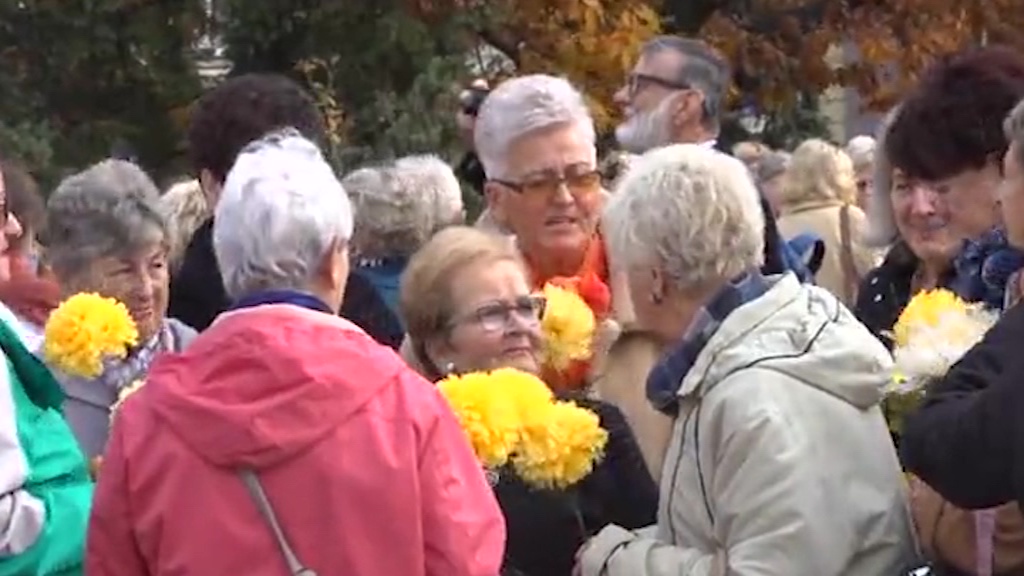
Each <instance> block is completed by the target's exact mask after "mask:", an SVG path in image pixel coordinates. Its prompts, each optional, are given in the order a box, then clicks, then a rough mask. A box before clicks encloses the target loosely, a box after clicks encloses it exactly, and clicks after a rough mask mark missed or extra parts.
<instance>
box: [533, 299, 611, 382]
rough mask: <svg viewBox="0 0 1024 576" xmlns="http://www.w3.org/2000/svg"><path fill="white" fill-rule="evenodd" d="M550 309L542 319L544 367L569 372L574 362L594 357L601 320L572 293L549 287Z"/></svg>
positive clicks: (546, 307) (546, 309)
mask: <svg viewBox="0 0 1024 576" xmlns="http://www.w3.org/2000/svg"><path fill="white" fill-rule="evenodd" d="M544 298H545V299H546V300H547V305H546V306H545V308H544V316H543V317H542V318H541V321H540V325H541V332H542V333H543V335H544V364H545V365H547V366H549V367H551V368H553V369H554V370H556V371H561V370H565V369H566V368H568V367H569V365H570V364H571V363H572V362H573V361H574V360H585V359H587V358H589V357H590V352H591V346H592V344H593V339H594V330H595V328H596V327H597V320H596V318H594V311H593V310H591V309H590V306H587V303H586V302H585V301H584V300H583V298H581V297H580V296H579V295H578V294H576V293H575V292H573V291H572V290H567V289H565V288H561V287H558V286H555V285H553V284H546V285H545V286H544Z"/></svg>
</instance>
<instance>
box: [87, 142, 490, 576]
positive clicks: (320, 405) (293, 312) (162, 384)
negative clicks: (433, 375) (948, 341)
mask: <svg viewBox="0 0 1024 576" xmlns="http://www.w3.org/2000/svg"><path fill="white" fill-rule="evenodd" d="M351 232H352V213H351V208H350V206H349V203H348V199H347V197H346V196H345V193H344V190H342V188H341V185H340V184H339V183H338V181H337V180H336V179H335V177H334V175H333V172H332V171H331V169H330V167H329V166H328V165H327V164H326V163H325V162H324V161H323V158H322V157H321V154H320V152H319V150H317V148H316V147H315V146H314V145H313V144H312V143H310V142H309V141H307V140H305V139H303V138H302V137H301V136H299V135H298V134H297V133H295V132H294V131H291V130H289V131H285V132H282V133H277V134H273V135H270V136H267V137H265V138H263V139H261V140H259V141H257V142H255V143H253V144H251V145H250V146H249V148H247V149H246V150H244V151H243V152H242V153H241V155H240V156H239V158H238V160H237V161H236V164H235V166H234V168H233V169H232V170H231V172H230V174H229V175H228V178H227V181H226V183H225V187H224V191H223V193H222V195H221V199H220V201H219V203H218V206H217V208H216V215H215V224H214V250H215V253H216V255H217V260H218V262H219V263H220V267H221V271H222V273H223V276H224V284H225V287H226V289H227V292H228V294H229V295H231V296H232V298H234V299H235V300H236V304H235V306H234V307H233V309H232V310H230V311H229V312H227V313H225V314H224V315H222V316H221V317H220V318H219V319H218V320H217V321H216V322H215V323H214V325H213V326H211V327H210V328H209V329H208V330H207V331H206V332H204V333H203V334H201V335H200V336H199V337H198V338H197V339H196V340H195V341H194V342H193V343H192V345H191V346H190V347H189V348H188V349H187V350H186V351H185V352H183V353H181V354H173V355H167V356H164V357H162V358H160V359H158V360H157V361H156V362H155V363H154V365H153V367H152V369H151V370H150V373H149V378H148V381H147V384H146V385H145V386H144V387H142V388H141V389H140V390H139V391H138V392H137V393H135V394H134V395H133V396H132V397H131V398H130V399H129V400H128V401H127V402H125V403H124V405H123V407H122V408H121V409H120V410H119V411H118V413H117V415H116V418H115V420H114V427H113V430H112V432H111V436H110V440H109V444H108V448H107V452H106V454H105V459H104V464H103V467H102V469H101V470H100V472H99V484H98V486H97V490H96V499H95V503H94V507H93V513H92V519H91V522H90V526H89V535H88V543H87V551H86V572H87V573H88V574H89V575H90V576H141V575H161V576H172V575H186V574H187V575H189V576H227V575H245V576H284V575H286V574H303V575H304V576H311V575H313V574H316V575H318V576H331V575H337V576H399V575H401V576H496V575H497V574H498V571H499V568H500V566H501V561H502V555H503V552H504V541H505V527H504V520H503V518H502V516H501V512H500V510H499V508H498V505H497V503H496V501H495V498H494V495H493V493H492V491H491V489H490V487H489V486H488V484H487V481H486V479H485V477H484V475H483V472H482V471H481V469H480V466H479V464H478V463H477V461H476V459H475V458H474V456H473V453H472V450H471V448H470V447H469V445H468V444H467V442H466V440H465V437H464V436H463V433H462V431H461V429H460V428H459V425H458V423H457V422H456V420H455V418H454V416H453V415H452V413H451V412H450V411H449V409H448V407H447V405H446V404H445V401H444V399H443V398H442V397H441V396H440V395H439V394H438V392H437V391H436V390H435V389H434V387H433V386H432V385H431V384H429V383H428V382H427V381H425V380H423V379H422V378H421V377H419V376H418V375H416V374H415V373H413V372H412V371H411V370H410V369H409V368H408V367H406V365H405V364H404V363H403V362H402V361H401V360H400V359H399V358H398V356H397V355H396V354H395V353H394V352H392V351H391V350H390V349H386V348H384V347H382V346H380V345H378V344H376V343H375V342H374V341H373V340H372V339H371V338H370V337H369V336H367V335H366V334H365V333H363V332H362V331H361V330H359V329H358V328H356V327H355V326H354V325H352V324H350V323H349V322H347V321H345V320H343V319H341V318H338V317H337V316H336V315H335V311H336V310H337V309H338V307H339V305H340V302H341V299H342V295H343V292H344V281H345V278H346V277H347V276H348V254H347V249H346V245H347V241H348V239H349V238H350V236H351ZM304 570H305V571H304Z"/></svg>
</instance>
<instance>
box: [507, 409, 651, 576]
mask: <svg viewBox="0 0 1024 576" xmlns="http://www.w3.org/2000/svg"><path fill="white" fill-rule="evenodd" d="M577 403H578V404H580V405H582V406H584V407H586V408H589V409H591V410H593V411H595V412H596V413H597V415H598V416H599V417H600V419H601V426H602V427H603V428H604V429H605V430H607V431H608V436H609V437H608V446H607V447H606V450H605V458H604V460H602V461H601V462H600V463H599V464H598V465H597V466H596V467H595V468H594V471H593V472H591V473H590V475H589V476H587V477H586V478H584V479H583V480H582V481H581V482H580V483H579V484H577V485H576V486H574V487H573V488H572V489H571V490H568V491H564V492H563V491H549V490H537V489H533V488H531V487H529V486H527V485H526V484H524V483H523V482H522V481H521V480H519V479H518V478H517V477H516V476H515V475H514V474H512V473H511V472H504V473H503V474H502V476H501V479H500V480H499V481H498V485H497V487H496V488H495V491H496V493H497V496H498V502H499V503H500V504H501V509H502V512H503V513H504V514H505V522H506V526H507V530H508V538H507V541H506V549H505V558H506V561H505V567H504V569H503V571H502V574H503V576H569V575H570V573H571V572H572V567H573V564H574V560H575V555H576V551H577V550H578V549H579V547H580V546H582V545H583V543H584V542H586V541H587V538H589V537H590V536H593V535H594V534H596V533H597V532H598V531H599V530H601V528H603V527H605V526H606V525H608V524H618V525H619V526H622V527H623V528H626V529H631V530H632V529H637V528H642V527H644V526H649V525H651V524H654V522H655V516H656V513H657V506H658V489H657V486H655V484H654V480H652V479H651V475H650V474H649V473H648V472H647V467H646V466H645V465H644V462H643V457H642V456H641V455H640V448H639V447H638V446H637V444H636V439H635V438H634V437H633V432H632V430H631V429H630V428H629V425H628V424H626V420H625V418H624V417H623V416H622V413H621V412H619V409H618V408H616V407H614V406H612V405H610V404H605V403H603V402H594V401H578V402H577ZM577 510H578V511H579V516H577V514H576V511H577ZM580 520H582V526H581V523H580Z"/></svg>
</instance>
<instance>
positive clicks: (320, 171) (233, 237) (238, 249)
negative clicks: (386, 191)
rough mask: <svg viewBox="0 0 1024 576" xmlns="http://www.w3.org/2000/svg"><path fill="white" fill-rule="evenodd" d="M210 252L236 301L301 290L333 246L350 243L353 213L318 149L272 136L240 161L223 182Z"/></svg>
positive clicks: (284, 135) (291, 134)
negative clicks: (264, 292)
mask: <svg viewBox="0 0 1024 576" xmlns="http://www.w3.org/2000/svg"><path fill="white" fill-rule="evenodd" d="M213 222H214V224H213V251H214V254H215V255H216V257H217V263H218V265H219V266H220V271H221V275H222V276H223V277H224V289H225V291H226V292H227V295H228V296H229V297H231V298H235V299H237V298H240V297H242V296H245V295H247V294H251V293H253V292H258V291H261V290H271V289H292V290H304V289H307V288H308V287H309V283H310V281H311V280H312V278H313V275H314V274H315V272H316V269H317V267H318V266H319V265H320V263H321V262H322V261H323V259H324V257H325V256H326V255H327V252H328V250H331V249H332V247H333V246H334V245H335V243H338V242H341V243H345V244H347V243H348V241H349V239H350V238H351V237H352V225H353V222H352V206H351V205H350V204H349V199H348V196H347V195H346V194H345V190H344V188H342V186H341V183H340V182H338V179H337V177H336V176H335V175H334V171H333V170H332V169H331V167H330V165H328V164H327V162H326V161H325V160H324V157H323V154H321V152H320V149H319V148H317V146H316V144H314V143H312V142H311V141H309V140H308V139H306V138H305V137H303V136H302V135H300V134H299V132H298V131H297V130H295V129H287V130H282V131H278V132H273V133H271V134H268V135H266V136H264V137H263V138H261V139H259V140H256V141H255V142H252V143H251V144H249V145H248V146H246V147H245V149H243V150H242V152H241V153H240V154H239V155H238V158H237V159H236V160H235V164H234V166H233V167H232V168H231V170H230V171H229V172H228V175H227V178H226V179H225V181H224V191H223V192H222V194H221V197H220V201H219V202H218V203H217V208H216V213H215V216H214V221H213Z"/></svg>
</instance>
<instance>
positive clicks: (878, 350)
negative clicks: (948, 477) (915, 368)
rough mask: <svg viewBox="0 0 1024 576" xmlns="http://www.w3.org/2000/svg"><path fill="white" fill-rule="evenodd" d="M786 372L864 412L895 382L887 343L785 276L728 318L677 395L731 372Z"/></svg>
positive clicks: (815, 290)
mask: <svg viewBox="0 0 1024 576" xmlns="http://www.w3.org/2000/svg"><path fill="white" fill-rule="evenodd" d="M754 366H756V367H758V368H762V369H767V370H774V371H776V372H780V373H783V374H786V375H787V376H789V377H791V378H793V379H794V380H796V381H798V382H800V383H802V384H804V385H806V386H811V387H814V388H817V389H819V390H821V391H823V392H825V393H827V394H831V395H833V396H836V397H838V398H841V399H843V400H844V401H846V402H848V403H850V404H852V405H854V406H856V407H858V408H861V409H866V408H870V407H872V406H874V405H876V404H878V403H879V401H881V399H882V396H883V394H884V391H885V387H886V386H887V385H888V383H889V380H890V378H891V377H892V359H891V357H890V355H889V352H888V350H886V348H885V346H884V345H883V344H882V343H881V342H879V341H878V339H877V338H875V337H874V336H873V335H872V334H871V333H870V332H869V331H868V329H867V328H865V327H864V326H863V325H862V324H861V323H860V322H859V321H857V319H856V318H855V317H854V316H853V314H852V313H851V312H850V311H849V310H847V308H846V307H845V306H843V304H842V303H841V302H840V301H839V300H838V299H837V298H836V297H835V296H833V295H832V294H831V293H830V292H828V291H827V290H824V289H823V288H819V287H817V286H812V285H807V284H801V283H800V282H799V281H797V279H796V278H795V277H794V276H793V275H792V274H787V275H785V276H783V277H781V278H779V279H777V280H775V284H774V285H773V286H772V287H771V289H769V290H768V292H766V293H765V294H764V295H763V296H762V297H761V298H758V299H757V300H754V301H752V302H749V303H747V304H745V305H743V306H741V307H740V308H738V309H736V310H735V311H734V312H733V313H732V314H730V315H729V316H728V317H727V318H726V319H725V321H724V322H723V323H722V325H721V327H719V329H718V331H717V332H715V334H714V336H712V337H711V340H710V341H709V342H708V344H707V346H705V348H704V350H702V351H701V353H700V355H699V356H698V358H697V361H696V362H695V363H694V365H693V368H692V369H691V370H690V371H689V372H688V373H687V375H686V378H685V379H684V380H683V385H682V387H681V388H680V391H679V394H680V395H687V394H691V393H694V392H697V393H698V394H704V393H706V392H707V391H709V390H710V389H711V388H713V387H714V386H716V385H718V384H719V383H721V382H722V381H723V380H725V379H726V378H727V377H728V376H729V375H731V374H732V373H734V372H736V371H739V370H741V369H744V368H750V367H754Z"/></svg>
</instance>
